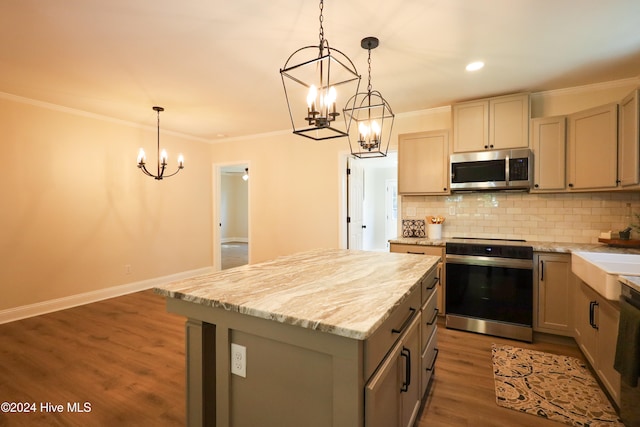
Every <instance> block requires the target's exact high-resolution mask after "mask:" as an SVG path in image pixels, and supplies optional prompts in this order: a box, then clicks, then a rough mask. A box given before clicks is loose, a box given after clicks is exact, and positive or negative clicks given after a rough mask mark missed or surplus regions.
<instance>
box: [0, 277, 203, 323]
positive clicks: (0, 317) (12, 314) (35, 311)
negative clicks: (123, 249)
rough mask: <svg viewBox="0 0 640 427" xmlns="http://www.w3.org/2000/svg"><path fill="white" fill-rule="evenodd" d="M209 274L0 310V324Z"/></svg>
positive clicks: (140, 284) (132, 285)
mask: <svg viewBox="0 0 640 427" xmlns="http://www.w3.org/2000/svg"><path fill="white" fill-rule="evenodd" d="M211 272H213V267H204V268H199V269H197V270H189V271H184V272H181V273H175V274H170V275H168V276H163V277H156V278H153V279H147V280H141V281H139V282H132V283H127V284H124V285H119V286H113V287H110V288H105V289H98V290H96V291H91V292H84V293H81V294H76V295H70V296H68V297H62V298H56V299H52V300H48V301H42V302H38V303H35V304H28V305H23V306H20V307H15V308H9V309H6V310H0V324H3V323H9V322H13V321H16V320H20V319H26V318H27V317H33V316H40V315H42V314H47V313H51V312H54V311H59V310H65V309H67V308H72V307H77V306H79V305H84V304H90V303H92V302H97V301H102V300H105V299H109V298H114V297H119V296H122V295H126V294H130V293H133V292H138V291H144V290H147V289H151V288H153V287H155V286H159V285H162V284H165V283H169V282H173V281H175V280H182V279H186V278H188V277H192V276H197V275H199V274H206V273H211Z"/></svg>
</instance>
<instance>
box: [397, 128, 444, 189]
mask: <svg viewBox="0 0 640 427" xmlns="http://www.w3.org/2000/svg"><path fill="white" fill-rule="evenodd" d="M398 193H399V194H448V193H449V131H447V130H437V131H429V132H418V133H410V134H403V135H399V136H398Z"/></svg>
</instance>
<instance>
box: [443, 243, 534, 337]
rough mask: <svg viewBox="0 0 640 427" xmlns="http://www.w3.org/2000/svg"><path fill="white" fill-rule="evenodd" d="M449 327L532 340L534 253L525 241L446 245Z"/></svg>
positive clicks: (447, 322)
mask: <svg viewBox="0 0 640 427" xmlns="http://www.w3.org/2000/svg"><path fill="white" fill-rule="evenodd" d="M446 277H447V286H446V302H445V307H446V326H447V328H452V329H462V330H467V331H472V332H477V333H484V334H488V335H496V336H501V337H505V338H512V339H517V340H521V341H528V342H531V341H532V339H533V248H532V247H531V246H527V245H526V244H525V243H523V242H516V241H506V242H505V241H498V240H474V239H454V240H453V241H451V242H447V244H446Z"/></svg>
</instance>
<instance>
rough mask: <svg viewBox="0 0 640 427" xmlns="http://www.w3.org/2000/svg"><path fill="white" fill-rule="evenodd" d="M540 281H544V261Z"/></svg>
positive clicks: (541, 262)
mask: <svg viewBox="0 0 640 427" xmlns="http://www.w3.org/2000/svg"><path fill="white" fill-rule="evenodd" d="M540 281H541V282H543V281H544V261H540Z"/></svg>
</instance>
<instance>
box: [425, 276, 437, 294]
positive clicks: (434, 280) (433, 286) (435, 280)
mask: <svg viewBox="0 0 640 427" xmlns="http://www.w3.org/2000/svg"><path fill="white" fill-rule="evenodd" d="M439 281H440V278H439V277H434V278H433V283H432V284H431V286H429V287H427V290H428V291H430V290H431V289H433V288H435V287H436V285H437V284H438V282H439Z"/></svg>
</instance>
